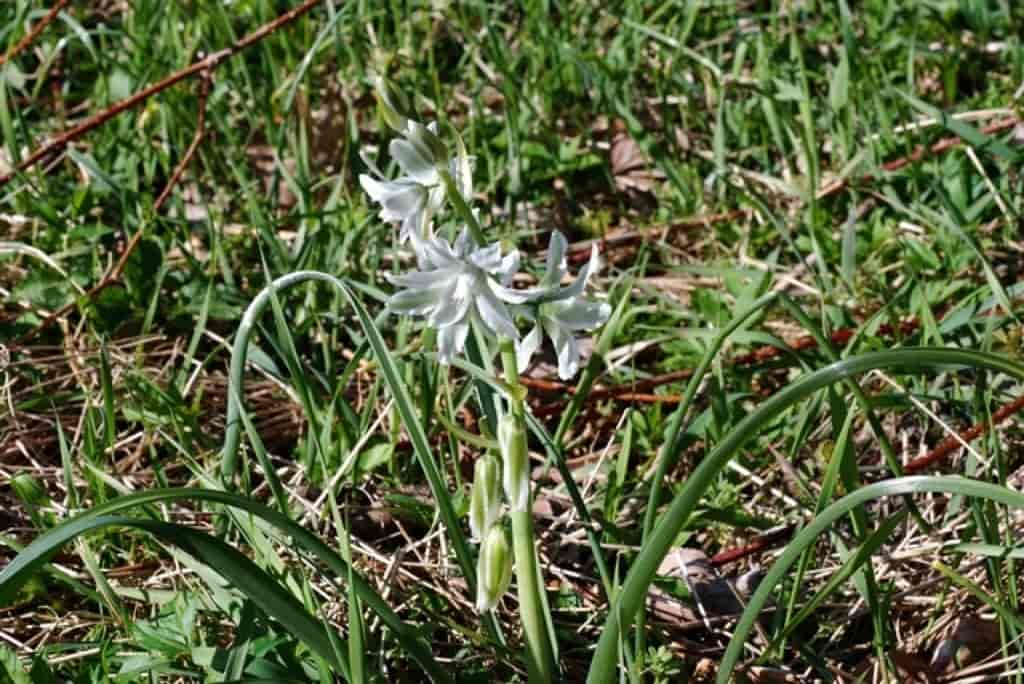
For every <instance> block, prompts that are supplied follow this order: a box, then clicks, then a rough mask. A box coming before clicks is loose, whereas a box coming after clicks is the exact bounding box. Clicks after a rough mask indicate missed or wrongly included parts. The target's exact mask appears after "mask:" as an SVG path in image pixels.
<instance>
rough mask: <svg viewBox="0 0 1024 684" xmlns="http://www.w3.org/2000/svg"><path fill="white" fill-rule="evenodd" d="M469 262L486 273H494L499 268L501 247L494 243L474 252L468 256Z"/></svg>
mask: <svg viewBox="0 0 1024 684" xmlns="http://www.w3.org/2000/svg"><path fill="white" fill-rule="evenodd" d="M469 260H470V261H472V262H473V263H474V264H476V265H477V266H478V267H480V268H482V269H483V270H485V271H487V272H488V273H494V272H495V271H497V270H498V269H499V268H501V262H502V259H501V245H500V244H499V243H497V242H495V243H493V244H491V245H488V246H487V247H481V248H480V249H477V250H474V251H473V253H472V254H470V255H469Z"/></svg>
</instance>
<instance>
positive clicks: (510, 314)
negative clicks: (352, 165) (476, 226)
mask: <svg viewBox="0 0 1024 684" xmlns="http://www.w3.org/2000/svg"><path fill="white" fill-rule="evenodd" d="M378 91H379V93H380V100H381V111H382V112H383V114H384V118H385V119H386V120H387V122H388V124H389V125H390V126H391V127H392V129H394V130H395V132H396V133H398V135H399V136H400V137H399V138H396V139H395V140H392V141H391V144H390V145H389V147H388V150H389V152H390V154H391V157H392V158H393V159H394V160H395V161H396V162H397V163H398V166H399V168H400V169H401V175H400V176H399V177H398V178H396V179H394V180H388V179H387V178H386V177H385V176H384V174H383V173H381V172H380V170H379V169H377V167H376V166H375V165H373V164H372V163H370V162H369V161H368V160H367V164H368V166H370V169H371V171H372V175H369V174H363V175H361V176H360V177H359V182H360V183H361V185H362V186H363V189H364V190H366V192H367V194H368V195H369V196H370V198H371V199H372V200H373V201H374V202H376V203H377V204H379V205H380V218H381V219H382V220H384V221H389V222H396V223H399V224H400V226H401V229H400V236H399V239H400V240H401V241H402V242H405V241H409V242H411V243H412V247H413V251H414V252H415V254H416V259H417V270H415V271H413V272H411V273H407V274H405V275H399V276H394V277H392V278H391V282H392V283H393V284H395V285H397V286H398V287H400V288H404V289H402V290H401V291H399V292H398V293H396V294H395V295H393V296H392V297H391V298H390V299H389V300H388V308H389V309H390V310H391V311H393V312H395V313H398V314H408V315H412V316H424V317H426V319H427V322H428V324H429V325H431V326H432V327H433V328H435V329H436V330H437V332H438V354H439V357H440V359H441V361H442V362H444V363H449V362H450V361H451V359H452V357H453V356H454V355H455V354H458V353H461V352H462V351H463V349H464V348H465V343H466V338H467V336H468V334H469V329H470V326H471V325H472V324H477V325H479V326H480V327H481V329H483V330H484V331H485V332H487V333H489V334H491V335H493V336H495V337H501V338H507V339H510V340H513V341H514V342H515V343H516V351H517V356H518V363H519V366H520V368H525V367H526V365H527V364H528V363H529V360H530V358H531V357H532V356H533V355H534V353H536V351H537V350H538V349H539V348H540V346H541V344H542V342H543V338H544V336H545V335H547V337H548V339H550V340H551V342H552V345H553V346H554V349H555V352H556V354H557V356H558V374H559V376H560V377H561V378H562V379H566V380H567V379H570V378H572V376H574V375H575V374H576V372H577V370H578V369H579V358H580V353H579V347H578V345H577V342H576V338H575V334H576V333H578V332H580V331H585V330H591V329H594V328H596V327H598V326H600V325H602V324H603V323H604V322H605V321H606V320H608V316H609V315H610V313H611V308H610V307H609V306H608V304H606V303H603V302H595V301H590V300H588V299H586V298H585V297H583V290H584V288H585V287H586V284H587V281H588V280H589V278H590V276H591V274H592V273H593V272H594V271H596V270H597V268H598V263H599V260H598V256H597V250H596V248H595V249H593V250H592V251H591V256H590V261H589V262H588V263H587V265H586V266H584V267H583V269H582V270H581V271H580V273H579V275H578V276H577V277H576V279H575V281H573V282H572V284H570V285H568V286H565V287H563V286H562V285H561V282H562V280H563V279H564V278H565V277H566V275H567V273H568V269H567V268H566V260H565V254H566V248H567V243H566V240H565V237H564V236H563V235H562V234H561V233H559V232H558V231H554V232H552V234H551V241H550V244H549V246H548V254H547V271H546V273H545V274H544V276H543V278H542V279H541V281H540V284H539V286H538V287H536V288H531V289H528V290H514V289H512V288H511V287H510V285H511V283H512V278H513V276H514V275H515V274H516V273H517V272H518V270H519V265H520V264H519V261H520V260H519V252H518V251H516V250H514V249H513V250H512V251H511V252H509V253H507V254H505V255H502V253H501V246H500V245H499V243H497V242H494V243H492V244H490V245H486V246H485V245H480V244H478V243H477V241H476V240H475V239H474V238H473V236H472V233H471V231H470V230H469V228H468V227H464V228H463V229H462V231H461V232H460V233H459V235H458V238H457V239H456V240H455V242H454V243H452V242H449V241H448V240H445V239H444V238H442V237H440V236H438V235H435V234H434V231H433V227H432V219H433V218H434V217H435V216H436V215H437V214H438V213H439V212H440V211H441V209H442V208H443V206H444V202H445V199H449V200H451V201H453V202H455V201H458V202H460V203H461V205H462V207H463V208H464V209H466V208H468V206H469V204H470V199H471V195H472V174H471V168H470V166H471V165H470V159H469V157H468V156H467V154H466V150H465V146H464V145H463V143H462V140H461V138H459V137H458V136H457V135H456V146H455V147H456V152H455V154H454V155H452V154H450V152H449V150H448V149H447V147H446V146H445V145H444V143H443V142H442V141H441V139H440V138H439V137H438V134H437V125H436V124H433V123H432V124H429V125H424V124H422V123H419V122H417V121H415V120H414V119H412V118H411V117H410V116H409V115H408V114H407V113H406V112H407V108H406V107H405V106H404V103H403V102H401V99H400V96H399V95H398V94H397V93H396V92H395V91H393V90H392V89H391V88H390V86H389V85H388V84H387V83H386V82H384V81H381V82H380V83H379V84H378ZM450 190H455V191H456V192H458V193H459V195H460V197H459V198H449V197H448V192H449V191H450ZM461 218H463V219H466V220H468V219H472V220H473V221H474V222H475V221H476V219H475V217H474V216H468V217H466V216H463V217H461ZM516 318H521V319H525V320H526V321H528V322H529V323H532V324H533V327H532V329H531V331H530V332H529V334H527V335H526V337H525V338H520V335H519V330H518V328H517V327H516Z"/></svg>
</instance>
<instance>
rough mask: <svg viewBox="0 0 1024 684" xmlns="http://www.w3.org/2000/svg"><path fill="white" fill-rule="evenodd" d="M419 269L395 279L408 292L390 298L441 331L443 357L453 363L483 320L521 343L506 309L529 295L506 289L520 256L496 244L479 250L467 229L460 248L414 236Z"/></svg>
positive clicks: (402, 309) (399, 307) (439, 341)
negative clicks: (471, 328)
mask: <svg viewBox="0 0 1024 684" xmlns="http://www.w3.org/2000/svg"><path fill="white" fill-rule="evenodd" d="M411 238H412V243H413V249H414V250H415V251H416V257H417V262H418V266H419V270H417V271H413V272H412V273H408V274H405V275H399V276H391V277H390V280H391V282H392V283H394V284H395V285H397V286H399V287H402V288H405V289H403V290H402V291H400V292H398V293H396V294H394V295H392V296H391V298H390V299H388V309H390V310H391V311H393V312H395V313H401V314H409V315H412V316H425V317H426V318H427V323H428V324H430V325H431V326H433V327H434V328H436V329H437V331H438V335H437V348H438V356H439V358H440V360H441V362H442V363H450V361H451V358H452V356H454V355H455V354H457V353H459V352H461V351H462V350H463V349H464V348H465V344H466V336H467V335H468V334H469V324H470V322H471V321H473V320H477V321H480V323H482V324H483V326H484V327H485V329H487V330H489V331H490V332H491V333H493V334H494V335H496V336H501V337H507V338H509V339H511V340H518V339H519V332H518V331H517V330H516V326H515V323H514V322H513V320H512V315H511V314H510V312H509V310H508V307H507V306H506V304H522V303H523V302H525V301H527V299H528V296H527V295H525V294H523V293H521V292H518V291H516V290H512V289H510V288H508V287H507V285H508V284H509V283H510V282H511V280H512V276H513V275H514V274H515V272H516V271H517V270H518V269H519V252H518V251H516V250H512V251H511V252H509V253H508V254H506V255H504V256H502V254H501V246H500V245H499V244H498V243H494V244H492V245H489V246H487V247H479V246H477V244H476V243H475V242H474V241H473V238H472V237H470V235H469V231H468V230H467V229H463V230H462V232H461V233H460V234H459V237H458V238H457V239H456V241H455V243H454V244H452V243H449V242H448V241H447V240H445V239H443V238H441V237H438V236H431V237H429V238H422V237H420V236H419V235H418V234H416V233H413V234H412V235H411Z"/></svg>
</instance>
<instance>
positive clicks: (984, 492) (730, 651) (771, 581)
mask: <svg viewBox="0 0 1024 684" xmlns="http://www.w3.org/2000/svg"><path fill="white" fill-rule="evenodd" d="M928 492H932V493H944V494H958V495H960V496H965V497H978V498H981V499H988V500H990V501H994V502H996V503H1001V504H1005V505H1007V506H1012V507H1014V508H1024V494H1021V493H1019V492H1015V491H1013V490H1012V489H1009V488H1007V487H1002V486H1000V485H996V484H992V483H990V482H981V481H978V480H968V479H967V478H963V477H937V476H926V475H919V476H914V477H896V478H892V479H890V480H883V481H882V482H876V483H874V484H870V485H867V486H866V487H862V488H861V489H858V490H857V491H855V492H853V493H852V494H847V495H846V496H844V497H843V498H842V499H840V500H839V501H837V502H835V503H834V504H832V505H831V506H829V507H828V508H826V509H825V510H824V511H822V512H821V515H819V516H818V517H816V518H815V519H814V520H812V521H811V523H810V524H809V525H807V527H805V528H804V529H803V530H802V531H801V532H800V533H799V534H798V535H796V537H794V538H793V541H791V542H790V543H789V545H788V546H787V547H786V550H785V551H783V553H782V555H781V556H779V559H778V560H777V561H775V564H774V565H772V568H771V570H769V571H768V574H767V575H765V578H764V579H763V580H762V581H761V584H759V585H758V587H757V591H755V592H754V595H753V596H751V597H750V601H748V602H747V607H746V609H745V610H744V611H743V616H742V617H741V618H740V621H739V624H738V625H736V630H735V631H734V632H733V636H732V640H731V641H730V642H729V647H728V648H727V649H726V651H725V656H724V657H723V659H722V663H721V666H720V668H719V670H718V676H717V678H716V680H715V681H716V682H717V684H726V682H728V681H729V677H730V676H731V675H732V672H733V670H734V669H735V668H736V665H737V663H739V658H740V656H741V655H742V654H743V645H744V644H745V643H746V639H747V636H748V635H749V634H750V631H751V630H752V629H753V627H754V622H755V621H756V620H757V616H758V614H759V613H760V612H761V609H762V608H764V606H765V604H766V603H767V602H768V599H769V598H770V597H771V595H772V593H773V590H774V587H775V585H776V584H778V583H779V582H780V581H781V580H782V578H783V577H785V575H786V573H787V572H789V568H790V566H791V565H792V564H793V563H795V562H796V560H797V559H798V558H799V557H800V554H801V553H803V552H804V550H805V549H806V548H808V547H809V546H810V545H811V544H813V543H814V542H815V541H816V540H817V538H818V535H820V534H822V533H823V532H825V531H826V530H828V529H829V528H830V527H831V526H832V525H833V524H835V522H836V521H837V520H839V519H840V518H842V517H843V516H844V515H846V514H848V513H849V512H850V511H852V510H854V509H856V508H857V507H859V506H863V505H864V504H866V503H867V502H869V501H874V500H875V499H881V498H884V497H890V496H903V495H906V494H923V493H928Z"/></svg>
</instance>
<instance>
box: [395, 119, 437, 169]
mask: <svg viewBox="0 0 1024 684" xmlns="http://www.w3.org/2000/svg"><path fill="white" fill-rule="evenodd" d="M436 130H437V125H436V124H430V125H429V126H424V125H423V124H421V123H418V122H416V121H409V123H408V124H407V127H406V129H405V130H404V131H402V133H403V134H404V135H405V139H406V140H408V141H409V142H410V143H411V144H412V145H413V146H415V147H416V149H417V150H419V152H420V154H421V155H423V157H424V158H426V159H429V160H430V161H431V162H433V164H434V166H439V167H442V168H443V167H447V166H448V148H446V147H445V146H444V143H443V142H442V141H441V139H440V138H439V137H437V133H435V131H436Z"/></svg>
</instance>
